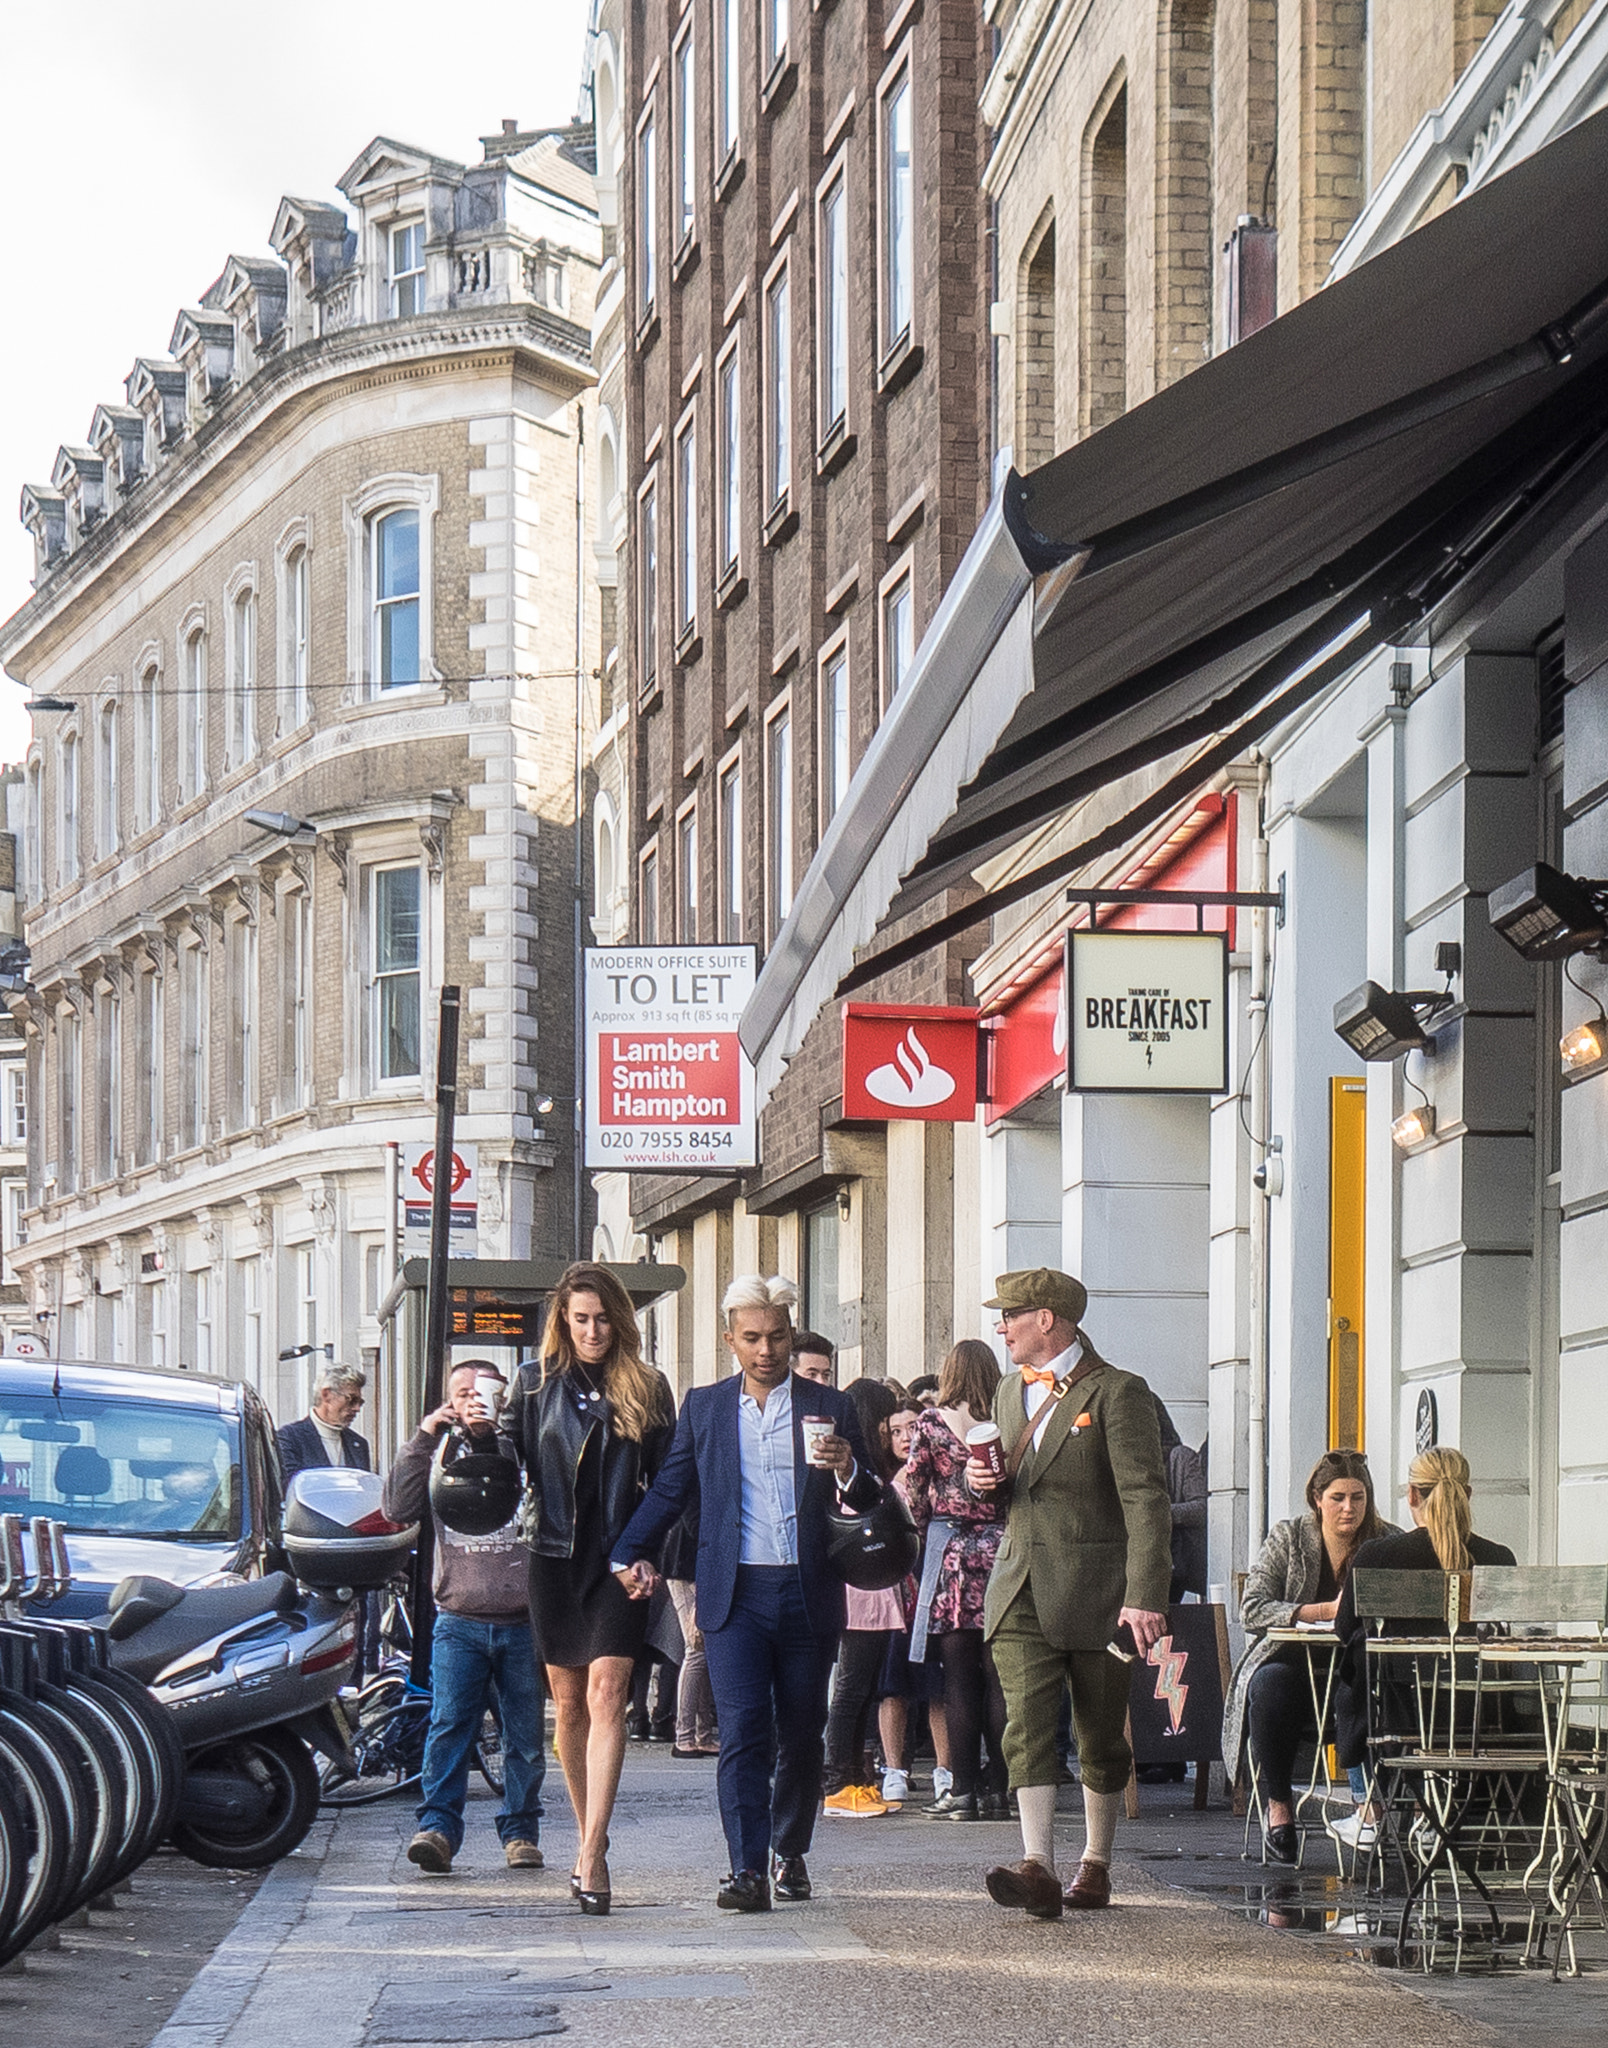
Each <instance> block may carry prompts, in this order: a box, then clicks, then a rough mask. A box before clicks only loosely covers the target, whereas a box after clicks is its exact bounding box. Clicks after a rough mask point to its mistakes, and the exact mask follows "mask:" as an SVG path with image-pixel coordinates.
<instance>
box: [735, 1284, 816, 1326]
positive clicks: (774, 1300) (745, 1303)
mask: <svg viewBox="0 0 1608 2048" xmlns="http://www.w3.org/2000/svg"><path fill="white" fill-rule="evenodd" d="M797 1306H798V1289H797V1288H796V1287H795V1286H794V1285H793V1283H792V1281H791V1280H784V1279H782V1278H781V1276H780V1275H779V1274H774V1273H773V1274H772V1275H771V1276H770V1277H769V1278H768V1279H767V1278H766V1277H765V1276H764V1275H763V1274H761V1273H740V1274H739V1275H738V1276H737V1278H736V1279H735V1280H734V1281H733V1282H732V1283H731V1285H730V1286H729V1287H728V1288H727V1289H726V1292H725V1295H724V1297H723V1298H722V1300H721V1304H720V1312H721V1314H722V1315H723V1316H724V1317H725V1318H726V1328H727V1329H728V1330H729V1329H730V1328H731V1319H732V1317H733V1316H734V1315H736V1313H737V1311H738V1310H739V1309H744V1308H779V1309H780V1310H781V1311H782V1313H783V1314H784V1315H785V1316H786V1317H787V1319H788V1321H789V1322H791V1321H792V1320H793V1311H794V1309H795V1308H796V1307H797Z"/></svg>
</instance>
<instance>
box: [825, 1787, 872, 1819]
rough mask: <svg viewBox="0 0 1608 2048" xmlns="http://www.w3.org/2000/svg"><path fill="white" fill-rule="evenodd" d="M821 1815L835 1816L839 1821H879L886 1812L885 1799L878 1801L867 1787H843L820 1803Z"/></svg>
mask: <svg viewBox="0 0 1608 2048" xmlns="http://www.w3.org/2000/svg"><path fill="white" fill-rule="evenodd" d="M821 1810H822V1812H823V1813H831V1814H835V1815H837V1817H838V1818H839V1819H840V1820H879V1819H880V1818H881V1817H882V1815H883V1814H885V1813H886V1812H887V1811H888V1803H887V1801H886V1800H885V1799H879V1798H878V1797H877V1795H876V1794H875V1793H874V1792H873V1791H872V1790H871V1787H870V1786H869V1785H845V1786H844V1788H843V1790H842V1791H841V1792H834V1793H833V1794H832V1795H831V1797H830V1798H828V1799H824V1800H823V1801H822V1802H821Z"/></svg>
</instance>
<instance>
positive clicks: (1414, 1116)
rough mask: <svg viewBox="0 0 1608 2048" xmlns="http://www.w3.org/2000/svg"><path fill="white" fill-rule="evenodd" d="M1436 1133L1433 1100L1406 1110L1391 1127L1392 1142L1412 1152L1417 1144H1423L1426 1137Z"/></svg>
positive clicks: (1405, 1150)
mask: <svg viewBox="0 0 1608 2048" xmlns="http://www.w3.org/2000/svg"><path fill="white" fill-rule="evenodd" d="M1434 1135H1435V1105H1434V1103H1433V1102H1427V1101H1426V1102H1421V1103H1420V1104H1419V1105H1418V1107H1417V1108H1416V1109H1409V1110H1404V1111H1403V1112H1402V1114H1401V1115H1400V1116H1399V1117H1397V1119H1396V1121H1395V1122H1394V1123H1393V1124H1392V1125H1391V1127H1390V1142H1391V1143H1392V1144H1393V1145H1399V1146H1400V1147H1401V1149H1402V1151H1403V1152H1410V1151H1411V1150H1412V1149H1413V1147H1414V1146H1415V1145H1422V1144H1423V1142H1424V1140H1425V1139H1426V1138H1433V1137H1434Z"/></svg>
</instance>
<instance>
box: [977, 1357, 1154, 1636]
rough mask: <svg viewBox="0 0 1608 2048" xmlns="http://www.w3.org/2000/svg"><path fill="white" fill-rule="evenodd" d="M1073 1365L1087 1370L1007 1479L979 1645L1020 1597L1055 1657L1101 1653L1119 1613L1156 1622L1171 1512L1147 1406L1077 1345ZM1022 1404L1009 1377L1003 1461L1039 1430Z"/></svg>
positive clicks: (1001, 1397) (1135, 1379) (1141, 1387)
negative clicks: (1029, 1603) (1078, 1360)
mask: <svg viewBox="0 0 1608 2048" xmlns="http://www.w3.org/2000/svg"><path fill="white" fill-rule="evenodd" d="M1083 1355H1084V1359H1085V1361H1087V1360H1090V1359H1092V1360H1093V1361H1094V1366H1095V1370H1093V1371H1092V1372H1090V1373H1089V1374H1088V1376H1087V1377H1086V1378H1084V1379H1081V1380H1080V1381H1079V1382H1078V1384H1077V1385H1076V1386H1075V1387H1074V1388H1073V1389H1072V1391H1071V1392H1070V1394H1068V1395H1067V1396H1066V1398H1065V1399H1064V1400H1062V1401H1061V1402H1060V1404H1059V1405H1058V1406H1057V1407H1056V1409H1055V1411H1054V1412H1053V1414H1052V1415H1051V1417H1050V1420H1049V1423H1048V1425H1047V1426H1046V1429H1045V1432H1044V1440H1043V1442H1042V1443H1041V1444H1039V1445H1038V1447H1037V1448H1036V1449H1033V1450H1029V1451H1028V1453H1027V1455H1026V1457H1025V1458H1024V1459H1023V1460H1022V1463H1021V1466H1020V1468H1019V1469H1018V1471H1017V1475H1016V1482H1015V1485H1014V1487H1013V1489H1012V1493H1011V1503H1010V1511H1009V1514H1008V1516H1007V1519H1006V1523H1005V1535H1004V1539H1003V1541H1002V1542H1001V1544H1000V1547H999V1555H998V1557H997V1558H996V1559H995V1560H994V1569H993V1571H992V1573H991V1574H990V1576H989V1581H988V1592H987V1595H986V1597H985V1600H984V1606H983V1633H984V1635H985V1636H988V1637H991V1636H993V1634H994V1633H995V1631H996V1630H997V1629H998V1627H999V1625H1000V1623H1001V1621H1002V1620H1003V1619H1004V1617H1005V1614H1006V1612H1007V1610H1008V1609H1009V1607H1010V1605H1011V1603H1012V1601H1013V1600H1015V1599H1016V1597H1017V1595H1018V1594H1019V1593H1020V1592H1021V1591H1022V1589H1023V1587H1024V1586H1027V1587H1030V1588H1031V1590H1032V1595H1033V1606H1034V1609H1035V1611H1036V1612H1037V1615H1038V1623H1039V1629H1040V1631H1041V1632H1042V1634H1043V1636H1044V1640H1045V1641H1046V1642H1047V1643H1049V1644H1050V1645H1051V1646H1052V1647H1053V1648H1055V1649H1057V1650H1063V1651H1088V1650H1103V1649H1104V1648H1105V1646H1106V1644H1107V1643H1108V1642H1109V1641H1110V1640H1111V1636H1112V1632H1113V1630H1114V1629H1115V1628H1116V1625H1117V1616H1118V1614H1119V1613H1120V1612H1121V1610H1122V1609H1123V1608H1124V1607H1142V1608H1146V1609H1149V1610H1150V1611H1152V1612H1154V1613H1158V1614H1161V1613H1165V1612H1166V1609H1167V1591H1168V1586H1169V1584H1170V1581H1171V1578H1172V1502H1171V1500H1170V1499H1169V1498H1168V1494H1167V1465H1166V1461H1165V1459H1164V1458H1163V1457H1162V1454H1161V1432H1160V1429H1159V1427H1158V1425H1157V1421H1156V1403H1155V1400H1154V1398H1153V1396H1152V1394H1151V1392H1150V1389H1149V1387H1148V1386H1146V1384H1145V1382H1144V1381H1143V1380H1142V1379H1140V1378H1139V1376H1138V1374H1137V1373H1131V1372H1119V1371H1118V1370H1117V1369H1116V1367H1115V1366H1112V1365H1108V1364H1107V1363H1106V1361H1105V1360H1104V1359H1103V1358H1101V1357H1100V1356H1099V1355H1098V1353H1097V1352H1095V1350H1094V1347H1093V1346H1092V1345H1091V1344H1090V1342H1089V1340H1088V1338H1087V1337H1085V1338H1084V1339H1083ZM1022 1393H1023V1381H1022V1375H1021V1374H1020V1373H1019V1372H1013V1373H1011V1374H1009V1375H1008V1376H1007V1377H1006V1378H1005V1379H1004V1380H1002V1381H1001V1382H1000V1387H999V1392H998V1393H997V1395H996V1396H995V1399H994V1420H995V1422H996V1423H997V1424H998V1426H999V1432H1000V1436H1001V1437H1002V1438H1003V1440H1004V1443H1005V1448H1006V1451H1007V1453H1009V1452H1010V1450H1011V1449H1012V1448H1013V1447H1014V1445H1015V1443H1016V1440H1017V1438H1018V1437H1019V1436H1020V1435H1021V1434H1022V1432H1023V1430H1024V1429H1028V1428H1036V1427H1037V1425H1038V1420H1039V1418H1038V1417H1037V1416H1035V1417H1034V1418H1033V1421H1032V1423H1029V1422H1028V1419H1027V1410H1026V1407H1025V1405H1024V1403H1023V1398H1022Z"/></svg>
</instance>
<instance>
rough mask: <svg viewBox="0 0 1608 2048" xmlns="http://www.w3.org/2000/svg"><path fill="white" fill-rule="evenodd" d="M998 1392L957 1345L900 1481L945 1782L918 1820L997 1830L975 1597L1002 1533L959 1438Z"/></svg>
mask: <svg viewBox="0 0 1608 2048" xmlns="http://www.w3.org/2000/svg"><path fill="white" fill-rule="evenodd" d="M998 1385H999V1364H998V1361H997V1360H996V1359H995V1357H994V1354H993V1352H992V1351H991V1350H990V1349H989V1347H988V1346H987V1345H986V1344H982V1343H979V1342H978V1341H977V1340H976V1339H975V1338H967V1339H966V1340H965V1341H964V1342H962V1343H959V1344H957V1345H956V1346H955V1348H954V1350H953V1351H951V1352H950V1354H949V1356H948V1357H947V1358H946V1359H945V1360H944V1367H943V1371H942V1372H941V1373H940V1375H939V1378H938V1405H937V1407H936V1408H927V1409H924V1410H923V1411H922V1412H921V1414H920V1415H919V1416H918V1417H917V1419H916V1423H915V1426H914V1428H913V1429H912V1431H911V1433H910V1457H909V1460H908V1462H907V1463H906V1465H905V1469H904V1472H903V1475H902V1478H903V1483H904V1491H905V1496H906V1498H907V1499H908V1501H909V1503H910V1512H911V1515H912V1516H913V1517H914V1520H915V1524H916V1527H917V1528H918V1529H919V1530H920V1531H921V1533H922V1537H923V1543H924V1550H923V1557H922V1569H921V1598H920V1602H919V1605H918V1608H917V1615H916V1625H915V1632H914V1640H913V1642H912V1644H911V1658H912V1661H917V1660H918V1659H919V1658H920V1657H921V1656H922V1655H923V1654H925V1656H927V1657H928V1658H930V1657H931V1656H932V1655H933V1652H934V1651H935V1650H936V1652H937V1657H938V1660H939V1662H940V1663H941V1665H942V1667H943V1679H944V1694H943V1697H944V1717H945V1721H946V1723H947V1727H948V1734H949V1767H950V1770H951V1773H952V1774H953V1783H952V1785H951V1787H950V1789H949V1790H948V1791H947V1792H945V1793H943V1794H941V1795H940V1796H939V1797H938V1798H937V1799H935V1800H934V1801H933V1803H932V1805H931V1806H929V1807H927V1808H926V1809H925V1811H926V1812H927V1813H929V1814H932V1815H934V1816H936V1817H941V1818H943V1819H946V1820H963V1821H969V1820H1003V1819H1004V1818H1005V1817H1006V1813H1007V1810H1008V1809H1007V1806H1006V1798H1005V1788H1006V1777H1005V1755H1004V1749H1003V1738H1004V1734H1005V1696H1004V1694H1003V1693H1002V1692H1001V1690H1000V1684H999V1678H998V1676H997V1674H996V1673H995V1670H994V1660H993V1657H992V1656H991V1655H990V1654H989V1651H988V1647H987V1645H986V1644H985V1643H984V1641H983V1592H984V1589H985V1588H986V1586H987V1584H988V1575H989V1573H990V1572H991V1571H992V1570H993V1568H994V1556H995V1553H996V1552H997V1551H998V1549H999V1544H1000V1538H1001V1536H1002V1535H1003V1534H1004V1531H1005V1506H1004V1503H1003V1501H1002V1500H999V1499H995V1498H987V1499H985V1498H981V1497H979V1496H978V1495H975V1494H973V1493H972V1492H971V1491H970V1489H969V1488H968V1487H967V1485H966V1476H965V1475H966V1458H967V1450H966V1432H967V1430H969V1429H973V1428H975V1427H976V1426H977V1424H978V1423H980V1422H987V1421H988V1420H989V1418H990V1416H991V1415H992V1413H993V1408H994V1392H995V1389H996V1388H997V1387H998ZM923 1639H925V1640H923ZM985 1736H986V1737H987V1741H988V1764H987V1768H986V1770H983V1769H982V1768H980V1765H981V1752H982V1746H983V1738H984V1737H985Z"/></svg>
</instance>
